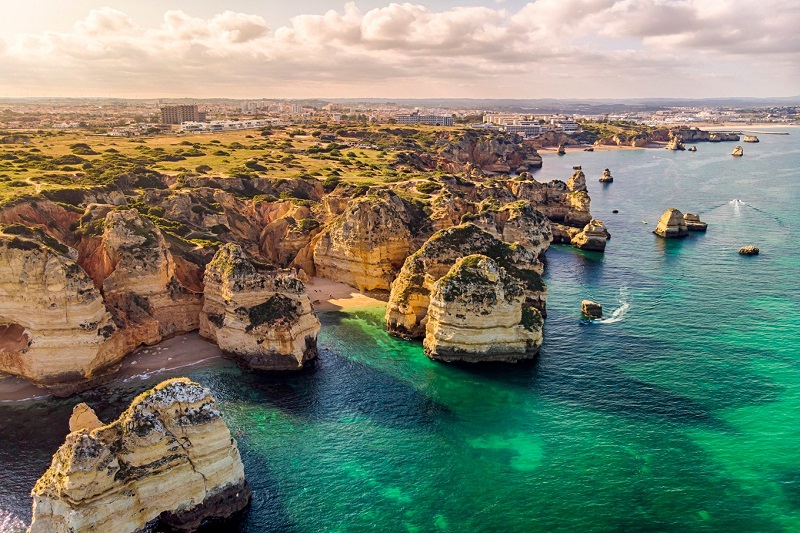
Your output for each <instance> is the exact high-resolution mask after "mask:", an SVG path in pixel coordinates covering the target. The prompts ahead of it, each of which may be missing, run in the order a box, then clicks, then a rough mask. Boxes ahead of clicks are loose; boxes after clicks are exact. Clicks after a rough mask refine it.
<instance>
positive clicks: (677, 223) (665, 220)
mask: <svg viewBox="0 0 800 533" xmlns="http://www.w3.org/2000/svg"><path fill="white" fill-rule="evenodd" d="M653 233H655V234H656V235H658V236H659V237H664V238H666V239H680V238H683V237H686V236H687V235H688V234H689V230H688V229H687V227H686V221H685V220H684V219H683V213H681V212H680V211H678V210H677V209H675V208H674V207H672V208H670V209H667V210H666V211H665V212H664V214H663V215H661V218H660V219H659V221H658V225H657V226H656V229H654V230H653Z"/></svg>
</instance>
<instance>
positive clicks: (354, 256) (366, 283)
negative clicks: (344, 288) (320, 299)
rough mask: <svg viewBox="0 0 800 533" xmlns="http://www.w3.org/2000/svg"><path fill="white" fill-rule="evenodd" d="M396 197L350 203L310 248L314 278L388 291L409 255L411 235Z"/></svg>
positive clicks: (362, 199)
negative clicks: (315, 273) (317, 276)
mask: <svg viewBox="0 0 800 533" xmlns="http://www.w3.org/2000/svg"><path fill="white" fill-rule="evenodd" d="M403 208H404V206H403V203H402V201H401V200H400V199H399V198H398V197H397V196H396V195H390V196H389V197H388V198H382V197H379V196H373V195H368V196H365V197H362V198H358V199H357V200H355V201H353V202H352V203H351V204H350V205H349V207H348V208H347V209H346V210H345V212H344V213H343V214H342V215H341V216H340V217H339V218H337V219H336V221H335V222H334V223H333V224H331V226H330V227H328V228H327V229H326V230H325V231H324V232H323V233H322V234H321V236H320V238H319V241H318V242H317V244H316V247H315V248H314V265H315V267H316V270H317V275H319V276H322V277H325V278H329V279H332V280H336V281H341V282H343V283H347V284H348V285H351V286H353V287H356V288H357V289H358V290H360V291H372V290H386V291H388V290H389V288H390V285H391V283H392V280H393V279H394V277H395V275H396V274H397V271H398V270H399V269H400V267H401V266H402V265H403V261H404V260H405V258H406V257H408V254H409V253H411V251H412V250H411V246H412V235H411V232H410V230H409V225H408V222H407V221H406V220H404V213H403Z"/></svg>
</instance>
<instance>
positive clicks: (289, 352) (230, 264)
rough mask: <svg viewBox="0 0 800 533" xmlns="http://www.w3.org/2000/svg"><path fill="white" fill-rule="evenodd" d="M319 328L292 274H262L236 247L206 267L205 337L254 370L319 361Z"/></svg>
mask: <svg viewBox="0 0 800 533" xmlns="http://www.w3.org/2000/svg"><path fill="white" fill-rule="evenodd" d="M319 327H320V325H319V321H318V320H317V318H316V317H315V316H314V314H313V313H312V312H311V302H310V301H309V299H308V296H307V295H306V293H305V286H304V285H303V282H302V281H300V280H298V279H297V278H295V276H294V274H292V273H291V272H288V271H280V270H271V271H270V270H261V271H259V270H257V269H256V267H255V266H254V265H253V263H252V262H251V261H250V260H249V259H248V258H247V257H246V256H245V254H244V251H243V250H242V248H241V247H240V246H239V245H236V244H226V245H223V246H222V247H220V249H219V250H218V251H217V254H216V255H215V256H214V259H213V260H212V261H211V262H210V263H209V264H208V266H207V267H206V274H205V304H204V305H203V313H202V315H201V321H200V334H201V335H202V336H204V337H206V338H208V339H211V340H213V341H214V342H216V343H217V344H218V345H219V347H220V348H221V349H222V350H224V351H226V352H228V353H230V354H232V355H233V356H234V357H235V358H236V359H237V360H238V361H240V362H242V363H243V364H245V365H246V366H248V367H249V368H253V369H258V370H297V369H300V368H302V367H303V365H304V364H305V363H306V362H308V361H310V360H311V359H314V358H315V357H316V355H317V333H318V332H319Z"/></svg>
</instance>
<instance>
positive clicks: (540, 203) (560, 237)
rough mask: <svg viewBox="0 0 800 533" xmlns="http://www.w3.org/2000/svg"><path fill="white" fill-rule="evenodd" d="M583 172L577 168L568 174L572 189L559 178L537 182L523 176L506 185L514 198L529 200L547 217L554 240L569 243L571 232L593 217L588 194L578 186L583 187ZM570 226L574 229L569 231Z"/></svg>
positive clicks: (584, 183) (576, 230) (584, 182)
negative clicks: (574, 171)
mask: <svg viewBox="0 0 800 533" xmlns="http://www.w3.org/2000/svg"><path fill="white" fill-rule="evenodd" d="M582 175H583V172H580V173H578V171H576V173H575V174H573V176H572V177H571V178H570V179H571V180H572V187H573V188H572V189H571V188H570V187H569V186H568V185H567V184H566V183H564V182H563V181H559V180H553V181H551V182H549V183H540V182H538V181H536V180H533V179H526V180H520V181H511V182H509V184H508V185H509V187H510V189H511V192H512V193H513V194H514V196H515V197H516V198H518V199H520V200H526V201H528V202H530V204H531V205H532V206H534V207H535V208H536V209H537V210H538V211H541V212H542V213H544V215H545V216H546V217H547V218H548V219H550V222H551V229H552V232H553V242H557V243H569V242H570V240H571V239H572V237H573V236H574V234H577V233H578V232H579V231H580V229H581V228H583V227H584V226H585V225H586V224H588V223H589V222H590V221H591V220H592V215H591V212H590V211H589V206H590V198H589V194H588V192H586V190H579V189H581V188H582V187H583V188H585V187H586V177H585V176H582ZM581 176H582V179H583V183H581ZM581 186H582V187H581ZM570 228H574V229H575V231H574V232H571V231H570Z"/></svg>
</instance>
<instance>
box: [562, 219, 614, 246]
mask: <svg viewBox="0 0 800 533" xmlns="http://www.w3.org/2000/svg"><path fill="white" fill-rule="evenodd" d="M609 238H611V235H609V233H608V230H607V229H606V227H605V225H604V224H603V223H602V222H601V221H600V220H592V221H591V222H589V223H588V224H586V226H584V228H583V230H581V231H580V233H578V234H577V235H575V236H574V237H573V238H572V241H571V242H572V245H573V246H575V247H576V248H580V249H581V250H589V251H593V252H604V251H605V249H606V241H607V240H608V239H609Z"/></svg>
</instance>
